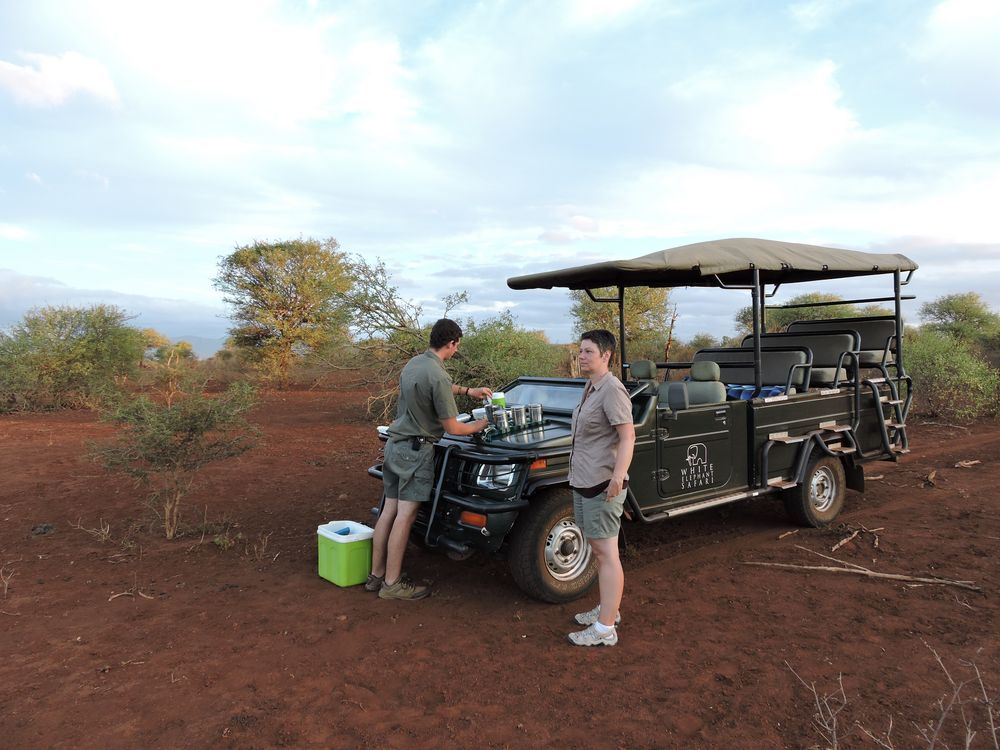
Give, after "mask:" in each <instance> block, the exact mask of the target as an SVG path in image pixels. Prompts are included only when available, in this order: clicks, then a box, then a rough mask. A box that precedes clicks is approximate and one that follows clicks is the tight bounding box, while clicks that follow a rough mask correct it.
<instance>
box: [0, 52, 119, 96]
mask: <svg viewBox="0 0 1000 750" xmlns="http://www.w3.org/2000/svg"><path fill="white" fill-rule="evenodd" d="M20 56H21V57H22V58H23V59H24V60H26V61H27V62H28V63H29V64H28V65H16V64H14V63H11V62H7V61H5V60H0V89H6V90H8V91H9V92H10V93H11V94H12V95H13V96H14V99H15V100H16V101H18V102H20V103H21V104H24V105H27V106H30V107H57V106H59V105H61V104H64V103H65V102H66V101H67V100H68V99H69V98H70V97H72V96H74V95H76V94H89V95H90V96H93V97H94V98H96V99H100V100H103V101H105V102H109V103H111V104H117V103H118V91H117V89H116V88H115V84H114V82H113V81H112V80H111V75H110V74H109V73H108V70H107V68H105V67H104V65H102V64H101V63H99V62H97V61H96V60H92V59H90V58H88V57H84V56H83V55H81V54H79V53H77V52H65V53H63V54H62V55H44V54H38V53H33V52H22V53H21V55H20Z"/></svg>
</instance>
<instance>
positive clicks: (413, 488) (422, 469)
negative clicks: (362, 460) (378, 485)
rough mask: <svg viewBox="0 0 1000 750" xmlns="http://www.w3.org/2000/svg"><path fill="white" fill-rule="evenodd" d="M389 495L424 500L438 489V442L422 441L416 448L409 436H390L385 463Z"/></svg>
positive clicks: (383, 466) (396, 497) (384, 481)
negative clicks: (435, 445)
mask: <svg viewBox="0 0 1000 750" xmlns="http://www.w3.org/2000/svg"><path fill="white" fill-rule="evenodd" d="M382 483H383V484H384V485H385V496H386V497H390V498H395V499H396V500H408V501H410V502H417V503H423V502H426V501H427V500H429V499H430V497H431V490H433V489H434V444H433V443H419V447H418V448H417V449H416V450H414V449H413V442H412V441H411V440H409V439H402V440H389V442H387V443H386V444H385V461H384V462H383V463H382Z"/></svg>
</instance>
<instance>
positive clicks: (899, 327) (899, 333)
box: [892, 268, 913, 375]
mask: <svg viewBox="0 0 1000 750" xmlns="http://www.w3.org/2000/svg"><path fill="white" fill-rule="evenodd" d="M910 273H911V274H912V273H913V272H912V271H911V272H910ZM907 278H909V277H907ZM892 283H893V289H894V290H895V292H896V374H897V375H902V374H903V373H905V372H906V370H905V369H904V367H903V309H902V304H901V300H902V297H901V296H900V292H901V291H902V283H901V282H900V278H899V269H898V268H897V269H896V270H895V271H893V274H892Z"/></svg>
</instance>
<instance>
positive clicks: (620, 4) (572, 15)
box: [565, 0, 649, 29]
mask: <svg viewBox="0 0 1000 750" xmlns="http://www.w3.org/2000/svg"><path fill="white" fill-rule="evenodd" d="M648 4H649V0H569V2H567V3H566V5H565V12H566V14H567V17H568V18H569V20H570V22H571V23H573V24H576V25H580V26H592V27H595V28H598V29H606V28H607V25H608V24H613V23H615V22H619V21H623V20H626V19H628V18H629V17H630V16H632V15H634V14H635V13H636V11H638V10H639V9H641V8H643V7H644V6H646V5H648Z"/></svg>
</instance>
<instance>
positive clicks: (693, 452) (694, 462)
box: [687, 443, 708, 468]
mask: <svg viewBox="0 0 1000 750" xmlns="http://www.w3.org/2000/svg"><path fill="white" fill-rule="evenodd" d="M706 463H708V448H707V447H705V444H704V443H692V444H691V445H689V446H688V452H687V464H688V466H690V467H691V468H694V467H695V466H704V465H705V464H706Z"/></svg>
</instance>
